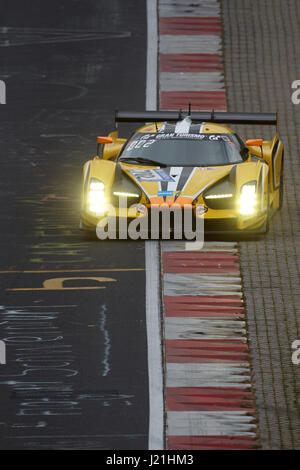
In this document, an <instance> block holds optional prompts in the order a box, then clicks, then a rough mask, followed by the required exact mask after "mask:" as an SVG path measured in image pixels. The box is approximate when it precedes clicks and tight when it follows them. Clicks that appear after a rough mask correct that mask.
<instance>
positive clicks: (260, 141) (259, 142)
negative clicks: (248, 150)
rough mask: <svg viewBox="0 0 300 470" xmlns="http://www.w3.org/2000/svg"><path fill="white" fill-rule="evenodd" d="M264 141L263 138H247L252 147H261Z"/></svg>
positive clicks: (247, 142) (247, 143)
mask: <svg viewBox="0 0 300 470" xmlns="http://www.w3.org/2000/svg"><path fill="white" fill-rule="evenodd" d="M263 143H264V141H263V139H249V140H246V145H248V146H250V147H261V146H262V144H263Z"/></svg>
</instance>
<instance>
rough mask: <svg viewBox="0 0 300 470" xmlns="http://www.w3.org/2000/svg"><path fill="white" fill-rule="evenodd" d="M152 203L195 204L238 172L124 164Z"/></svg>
mask: <svg viewBox="0 0 300 470" xmlns="http://www.w3.org/2000/svg"><path fill="white" fill-rule="evenodd" d="M121 167H122V170H123V171H124V172H125V173H126V174H127V175H128V176H129V177H130V178H131V179H132V180H133V181H134V182H135V183H136V184H137V185H138V186H139V187H140V189H141V190H142V191H143V192H144V193H145V194H146V196H147V197H148V199H149V200H150V202H151V203H152V204H162V203H164V202H165V203H168V204H173V203H174V202H175V201H176V203H178V204H180V205H184V204H189V203H192V202H193V201H194V200H195V199H196V198H197V197H198V196H199V195H200V194H201V193H202V192H203V191H204V190H206V189H207V188H208V187H210V186H212V185H214V184H215V183H216V182H217V181H218V180H220V179H222V178H224V177H225V176H227V175H228V174H229V173H230V172H231V171H234V167H236V165H226V166H218V167H205V168H204V167H190V166H170V167H166V168H165V167H163V168H162V167H158V166H157V167H155V166H144V165H143V166H141V165H129V164H121Z"/></svg>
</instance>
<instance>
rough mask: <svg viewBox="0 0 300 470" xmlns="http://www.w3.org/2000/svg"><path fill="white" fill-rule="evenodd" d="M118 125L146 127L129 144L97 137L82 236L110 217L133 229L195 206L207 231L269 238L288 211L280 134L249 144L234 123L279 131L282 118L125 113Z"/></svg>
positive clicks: (88, 168)
mask: <svg viewBox="0 0 300 470" xmlns="http://www.w3.org/2000/svg"><path fill="white" fill-rule="evenodd" d="M118 122H143V123H144V125H143V126H142V127H140V128H139V129H137V131H136V132H135V133H134V134H133V135H132V136H131V137H130V138H129V139H128V140H127V139H122V138H119V136H118V130H115V131H114V132H112V133H110V134H109V136H108V137H98V149H97V155H96V156H95V157H94V158H93V159H92V160H89V161H88V162H86V163H85V164H84V167H83V185H82V202H81V215H80V228H81V229H82V230H95V229H96V227H97V225H98V224H99V223H101V221H103V220H104V219H105V218H106V217H107V215H108V214H109V213H110V211H111V210H113V213H114V216H115V217H116V218H117V219H118V221H120V220H125V219H126V221H127V223H128V220H129V221H132V220H134V219H137V218H141V217H145V216H146V214H147V217H149V213H151V210H152V208H153V207H163V208H165V209H167V208H170V207H172V206H176V208H177V210H178V208H179V210H180V208H181V209H183V208H184V207H185V206H186V205H188V206H189V207H190V208H191V210H192V213H193V216H194V218H195V219H197V217H201V218H202V219H204V227H205V232H209V233H211V232H213V233H215V232H217V233H220V232H222V233H224V232H226V233H232V232H234V233H245V232H252V233H264V232H267V230H268V227H269V219H270V216H271V214H272V213H273V212H274V211H275V210H277V209H280V208H281V206H282V198H283V163H284V161H283V159H284V148H283V143H282V142H281V141H280V140H279V138H278V135H277V133H276V134H275V135H274V137H273V139H272V140H263V139H252V140H247V141H246V142H245V143H244V142H243V140H242V139H241V138H240V137H239V136H238V135H237V134H236V133H235V132H234V131H233V130H232V129H230V128H229V127H227V124H268V125H276V124H277V115H276V113H226V112H213V111H212V112H211V113H210V112H193V113H190V112H189V113H186V114H185V115H184V114H183V113H182V112H181V111H180V112H179V113H177V112H172V111H146V112H121V111H120V112H116V123H118ZM145 123H147V124H145Z"/></svg>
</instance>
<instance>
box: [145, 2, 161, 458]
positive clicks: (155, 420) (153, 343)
mask: <svg viewBox="0 0 300 470" xmlns="http://www.w3.org/2000/svg"><path fill="white" fill-rule="evenodd" d="M147 27H148V33H147V75H146V110H148V111H150V110H156V109H157V45H158V31H157V1H156V0H147ZM145 268H146V323H147V347H148V378H149V437H148V449H149V450H161V449H164V399H163V362H162V343H161V341H162V339H161V338H162V333H161V299H160V247H159V242H154V241H146V242H145Z"/></svg>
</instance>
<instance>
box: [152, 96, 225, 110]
mask: <svg viewBox="0 0 300 470" xmlns="http://www.w3.org/2000/svg"><path fill="white" fill-rule="evenodd" d="M188 103H193V109H194V110H196V109H198V110H201V111H211V110H212V109H215V110H218V111H225V110H226V96H225V91H161V92H160V108H161V109H168V110H176V111H178V109H180V108H182V107H183V108H184V109H186V108H187V105H188Z"/></svg>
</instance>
